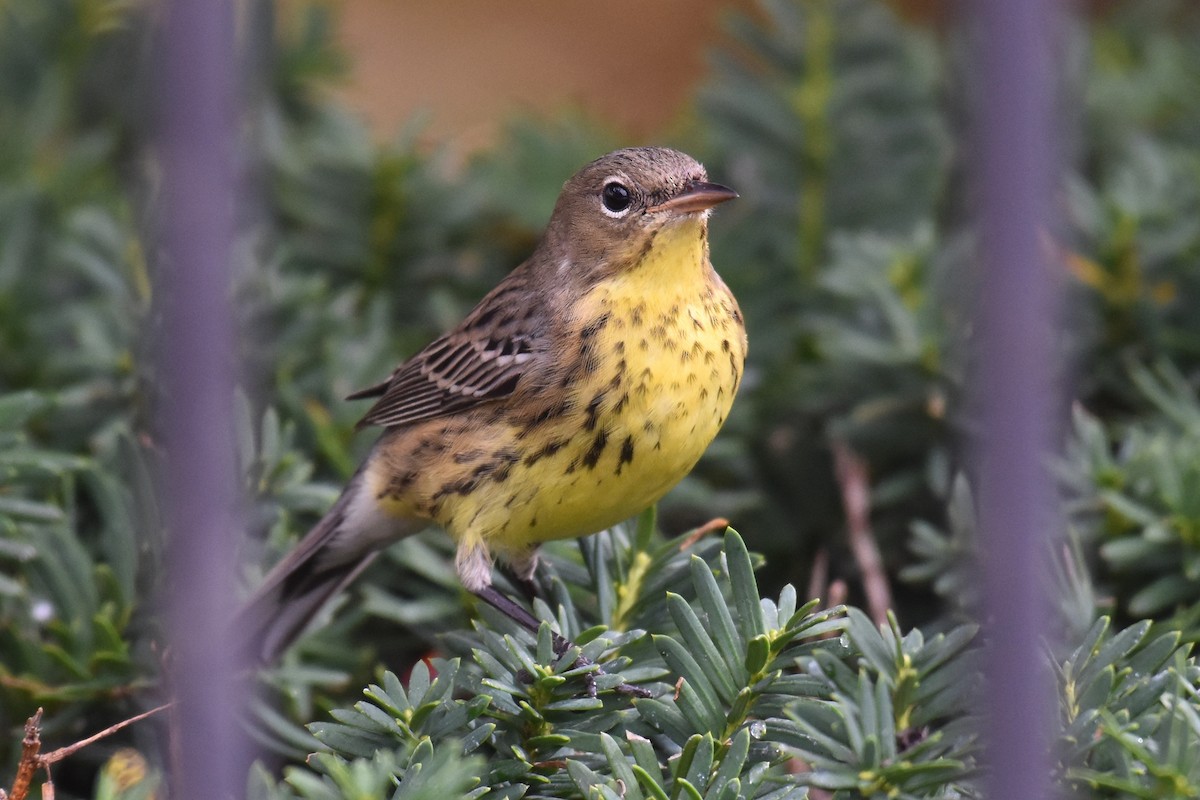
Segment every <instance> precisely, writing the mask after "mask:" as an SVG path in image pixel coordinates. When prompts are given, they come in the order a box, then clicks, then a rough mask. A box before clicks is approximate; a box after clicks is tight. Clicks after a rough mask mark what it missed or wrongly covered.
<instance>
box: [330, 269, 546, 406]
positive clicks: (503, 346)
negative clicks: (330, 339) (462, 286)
mask: <svg viewBox="0 0 1200 800" xmlns="http://www.w3.org/2000/svg"><path fill="white" fill-rule="evenodd" d="M516 277H518V276H517V273H514V274H513V275H510V278H516ZM506 284H508V285H506ZM517 288H518V286H517V285H514V282H510V281H506V282H503V283H501V284H500V286H497V287H496V289H495V290H494V291H493V292H492V293H491V294H489V295H488V296H487V297H485V298H484V299H483V301H481V302H480V304H479V305H478V306H476V308H475V310H474V311H473V312H472V313H471V314H470V315H469V316H468V317H467V318H466V319H465V320H464V321H463V323H462V324H461V325H460V326H459V327H458V328H456V329H455V330H453V331H451V332H450V333H448V334H446V335H445V336H443V337H441V338H439V339H436V340H434V341H433V342H431V343H430V344H429V345H428V346H426V347H425V349H423V350H422V351H421V352H419V353H417V354H416V355H415V356H413V357H412V358H410V359H409V360H408V361H405V362H404V363H403V364H401V365H400V366H399V367H397V368H396V371H395V372H393V373H392V375H391V377H390V378H389V379H388V380H387V381H385V382H383V383H380V384H377V385H375V386H372V387H370V388H368V389H364V390H362V391H359V392H356V393H355V394H353V395H350V397H351V398H359V397H372V396H378V397H379V399H378V400H377V401H375V404H374V405H373V406H371V408H370V410H368V411H367V413H366V415H365V416H363V418H362V420H361V421H360V422H359V423H358V427H360V428H362V427H366V426H369V425H379V426H382V427H385V428H391V427H397V426H401V425H409V424H412V423H414V422H420V421H421V420H426V419H432V418H435V417H440V416H445V415H447V414H453V413H455V412H458V411H462V410H465V409H469V408H471V407H473V406H476V405H481V404H483V403H489V402H493V401H496V400H499V399H501V398H504V397H507V396H509V395H511V394H512V393H513V392H514V391H516V389H517V386H518V385H519V384H520V382H521V378H522V377H523V376H524V375H525V374H526V373H527V372H528V371H530V370H531V369H535V368H536V366H537V364H538V363H539V362H541V361H543V360H544V359H539V358H538V356H539V355H540V354H542V353H544V352H546V350H547V348H546V347H544V345H543V341H542V340H543V337H542V332H541V330H540V329H539V324H538V323H539V321H544V317H542V315H540V314H537V313H532V309H531V308H530V304H531V303H534V302H537V300H538V297H537V295H533V296H531V295H528V294H525V293H520V294H521V297H519V298H518V297H515V295H517V294H518V292H517V291H516V290H517Z"/></svg>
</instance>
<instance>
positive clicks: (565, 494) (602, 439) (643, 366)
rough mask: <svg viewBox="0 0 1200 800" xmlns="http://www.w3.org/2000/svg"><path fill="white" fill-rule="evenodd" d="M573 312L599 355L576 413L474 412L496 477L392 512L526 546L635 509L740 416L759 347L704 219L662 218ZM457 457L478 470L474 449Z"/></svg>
mask: <svg viewBox="0 0 1200 800" xmlns="http://www.w3.org/2000/svg"><path fill="white" fill-rule="evenodd" d="M573 312H574V327H575V329H576V330H577V331H578V332H579V333H578V336H577V337H576V339H575V341H574V342H572V343H571V346H572V347H581V348H584V349H586V351H587V353H588V356H587V357H586V358H585V359H584V361H583V363H582V364H581V365H579V367H578V369H577V371H576V372H575V373H574V376H573V378H572V379H571V381H570V384H569V385H568V386H566V387H564V389H565V392H566V398H565V403H564V408H565V411H564V413H562V414H561V415H558V416H556V417H554V418H553V419H548V420H545V421H543V422H541V423H539V424H538V425H537V427H536V428H530V427H529V426H528V425H522V424H521V423H520V419H519V418H518V417H509V418H504V419H497V420H494V421H489V422H488V423H486V424H483V425H471V426H470V427H469V429H466V430H465V431H464V432H465V433H466V434H467V435H469V437H470V440H471V442H472V443H473V444H474V446H475V447H476V448H477V449H478V452H479V453H480V456H479V463H488V464H492V465H493V467H492V468H489V471H488V472H487V473H486V474H487V478H485V479H483V480H481V481H480V482H479V483H478V485H474V486H472V490H471V491H469V492H450V493H446V492H444V491H432V490H431V491H423V492H420V494H423V495H425V497H426V500H427V501H428V502H426V503H424V504H422V503H420V502H415V503H414V501H412V500H411V499H410V497H412V495H405V496H404V499H403V501H402V502H398V503H396V504H395V508H394V509H392V511H393V513H396V514H399V515H402V514H411V513H419V514H421V515H428V516H430V517H431V518H432V519H434V520H435V521H437V522H438V523H440V524H441V525H442V526H443V527H445V528H446V530H447V531H448V532H449V533H450V534H451V535H452V536H453V537H454V538H455V539H456V540H459V541H463V540H467V542H468V543H470V541H471V540H476V541H478V542H480V543H483V544H485V545H486V546H487V547H488V548H489V549H490V550H491V551H492V552H493V553H495V554H497V555H505V554H516V553H520V552H522V551H525V550H527V549H528V548H530V547H531V546H534V545H536V544H537V543H539V542H543V541H547V540H550V539H562V538H568V537H575V536H583V535H586V534H589V533H594V532H595V531H598V530H601V529H603V528H606V527H608V526H611V525H613V524H615V523H617V522H620V521H621V520H623V519H626V518H628V517H630V516H633V515H634V514H636V513H638V512H640V511H641V510H643V509H644V508H646V507H647V506H649V505H651V504H653V503H654V502H656V501H657V500H658V499H659V498H661V497H662V496H663V495H664V494H666V492H667V491H668V490H669V489H670V488H671V487H672V486H674V485H675V484H676V483H678V482H679V480H680V479H682V478H683V477H684V476H685V475H686V474H687V473H688V472H689V471H690V470H691V469H692V467H693V466H695V464H696V462H697V461H698V460H699V459H700V456H701V455H702V454H703V453H704V450H705V449H706V448H707V447H708V445H709V443H710V442H711V441H712V439H713V437H714V436H716V434H717V431H718V430H719V429H720V427H721V425H722V424H723V423H724V422H725V418H726V417H727V416H728V413H729V409H730V406H731V405H732V404H733V398H734V394H735V393H736V392H737V388H738V385H739V384H740V382H741V376H742V368H743V362H744V359H745V354H746V335H745V329H744V327H743V325H742V317H741V313H740V312H739V310H738V307H737V303H736V301H735V300H734V298H733V296H732V295H731V294H730V292H729V290H728V288H726V286H725V284H724V282H722V281H721V279H720V277H719V276H718V275H717V274H716V272H715V271H714V270H713V268H712V266H711V265H710V264H709V263H708V252H707V245H706V243H705V240H704V238H703V235H702V228H701V225H700V223H699V221H698V220H696V221H687V222H684V223H683V224H679V225H675V226H672V227H671V228H669V229H666V230H663V231H661V232H660V233H659V235H658V237H656V240H655V242H654V246H653V247H652V248H651V249H650V250H649V252H648V253H647V255H646V257H645V258H644V259H643V261H642V263H641V265H640V266H639V267H638V268H636V269H632V270H627V271H623V272H620V273H618V274H615V275H612V276H610V277H608V278H606V279H605V280H602V281H600V282H598V283H596V284H595V285H594V286H593V287H592V288H591V289H590V290H589V291H588V293H587V294H586V295H585V296H583V297H581V298H579V300H578V302H576V303H575V304H574V308H573ZM441 435H442V436H443V437H444V436H446V435H450V436H453V435H454V434H453V432H452V431H447V430H446V429H445V428H444V427H443V428H442V430H441ZM482 442H486V446H485V447H483V448H479V445H480V443H482ZM456 449H458V448H457V447H456V445H455V444H453V443H450V444H449V452H450V453H455V451H456ZM455 459H456V460H457V461H460V462H461V467H460V469H462V470H464V471H466V472H465V474H473V473H471V472H470V471H471V470H474V469H475V463H474V462H473V461H470V460H466V459H465V457H464V456H463V455H462V454H456V455H455ZM489 459H490V461H489ZM420 482H421V481H418V483H420ZM381 484H382V481H381Z"/></svg>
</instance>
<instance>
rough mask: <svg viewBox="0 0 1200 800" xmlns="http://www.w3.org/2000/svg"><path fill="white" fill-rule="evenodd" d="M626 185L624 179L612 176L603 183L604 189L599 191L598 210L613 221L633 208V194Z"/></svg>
mask: <svg viewBox="0 0 1200 800" xmlns="http://www.w3.org/2000/svg"><path fill="white" fill-rule="evenodd" d="M627 183H628V181H627V180H626V179H625V178H624V177H622V176H619V175H613V176H611V177H609V178H608V179H607V180H605V181H604V188H603V189H601V190H600V210H601V211H603V212H604V213H605V214H607V215H608V216H610V217H612V218H613V219H620V218H621V217H623V216H625V215H626V214H628V213H629V211H630V209H632V208H633V192H631V191H630V190H629V187H628V185H627Z"/></svg>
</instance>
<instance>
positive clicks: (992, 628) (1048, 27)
mask: <svg viewBox="0 0 1200 800" xmlns="http://www.w3.org/2000/svg"><path fill="white" fill-rule="evenodd" d="M970 8H971V10H972V11H973V19H971V20H970V23H971V27H970V31H969V33H970V39H969V41H970V42H971V47H972V52H973V58H974V59H975V64H974V67H975V70H974V76H973V77H974V78H975V80H974V81H973V82H972V83H971V90H972V96H971V100H972V102H971V107H972V109H973V119H972V123H973V133H974V138H973V145H974V148H973V151H972V158H973V162H972V173H973V174H972V177H973V180H974V183H973V187H974V189H973V194H974V196H975V197H976V198H978V201H979V206H978V212H979V220H978V222H979V227H978V230H979V234H980V239H979V244H980V251H979V252H980V257H981V268H982V273H981V275H980V280H979V282H978V284H977V285H978V291H979V296H978V298H977V300H976V317H975V318H976V321H977V336H978V338H977V342H976V345H975V348H976V349H975V352H974V354H973V359H972V363H973V365H974V369H973V374H972V376H971V378H972V385H971V387H970V392H971V396H972V401H973V406H972V407H973V408H974V410H975V412H976V414H977V420H978V422H979V433H978V434H977V437H976V439H975V440H974V442H973V445H974V448H975V449H974V453H973V456H974V458H973V462H974V465H975V468H976V476H977V481H978V500H979V526H980V533H979V536H980V542H981V546H982V550H983V559H984V562H983V571H984V575H983V578H984V598H985V603H986V605H985V609H984V611H985V614H986V619H985V620H984V630H983V633H984V639H985V643H986V651H985V654H984V664H985V676H986V684H985V688H984V692H985V701H984V703H983V708H982V710H983V711H984V712H985V717H984V727H983V730H982V733H983V741H984V746H985V768H986V769H987V778H986V782H985V787H986V790H987V791H986V796H987V797H990V798H994V800H1011V799H1012V798H1021V800H1043V798H1048V797H1050V796H1051V795H1052V793H1053V790H1052V783H1051V777H1050V771H1051V769H1052V766H1053V752H1052V749H1053V743H1054V737H1053V736H1052V734H1051V731H1052V728H1053V726H1054V725H1055V721H1056V711H1055V703H1056V700H1055V693H1054V687H1053V677H1052V674H1051V672H1050V668H1049V665H1048V664H1047V663H1046V659H1045V650H1044V645H1045V642H1046V641H1047V640H1048V638H1049V636H1050V624H1051V608H1052V606H1051V604H1050V602H1049V592H1048V586H1047V577H1048V574H1049V572H1048V570H1047V569H1046V568H1045V565H1046V559H1047V557H1048V555H1049V554H1050V552H1051V548H1050V544H1049V541H1048V540H1049V539H1050V538H1052V537H1054V536H1056V535H1057V534H1058V527H1059V525H1060V522H1059V519H1058V513H1057V509H1056V493H1055V489H1054V480H1053V478H1052V476H1051V474H1050V472H1049V469H1048V467H1049V461H1050V456H1051V454H1052V453H1054V452H1055V450H1056V440H1057V436H1056V434H1057V430H1056V425H1055V421H1054V420H1055V414H1056V407H1057V405H1058V393H1059V392H1060V391H1061V390H1062V389H1061V387H1059V386H1058V385H1057V381H1058V378H1059V377H1060V375H1061V372H1062V370H1061V369H1060V366H1059V365H1058V364H1057V363H1056V358H1055V355H1056V353H1058V352H1059V351H1060V348H1059V343H1058V340H1057V337H1056V327H1057V326H1056V323H1057V322H1058V317H1059V311H1060V298H1059V292H1058V285H1057V284H1058V281H1057V279H1056V274H1055V270H1054V268H1053V266H1052V265H1051V264H1049V263H1048V262H1047V258H1046V255H1047V254H1046V250H1045V242H1044V240H1043V238H1042V237H1043V236H1045V235H1047V234H1050V233H1052V232H1053V225H1052V220H1051V217H1052V211H1051V209H1052V204H1051V192H1052V190H1053V187H1054V183H1055V177H1056V160H1057V159H1056V155H1057V147H1056V144H1055V141H1054V139H1053V135H1054V131H1055V124H1054V122H1055V118H1054V108H1053V105H1054V103H1053V99H1054V90H1055V85H1056V80H1057V79H1056V75H1055V65H1056V59H1055V57H1054V51H1053V48H1054V45H1055V37H1056V35H1058V34H1059V33H1061V28H1060V26H1059V25H1058V24H1057V23H1058V22H1059V21H1060V20H1059V17H1058V14H1059V13H1062V10H1061V6H1060V4H1059V3H1058V2H1055V0H973V2H972V3H971V4H970Z"/></svg>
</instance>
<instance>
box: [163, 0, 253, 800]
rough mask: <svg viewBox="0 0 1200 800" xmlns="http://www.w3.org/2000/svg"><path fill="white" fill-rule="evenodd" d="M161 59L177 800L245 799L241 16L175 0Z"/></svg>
mask: <svg viewBox="0 0 1200 800" xmlns="http://www.w3.org/2000/svg"><path fill="white" fill-rule="evenodd" d="M160 44H161V48H160V50H159V52H160V54H161V57H160V67H161V69H160V71H159V81H160V83H159V87H158V89H159V92H158V98H159V145H160V152H161V154H162V159H163V161H162V163H163V178H162V181H163V182H162V187H163V202H164V207H163V222H162V225H163V227H162V235H163V238H164V251H165V260H164V268H163V271H162V273H161V274H162V284H161V286H160V292H161V294H160V297H159V302H160V308H161V310H162V314H163V324H162V339H161V341H160V342H159V349H160V359H161V360H160V364H159V366H160V374H161V376H162V381H163V403H162V409H161V421H162V423H163V431H164V438H165V444H166V452H167V462H166V474H165V476H164V490H165V494H166V497H165V499H166V501H167V512H166V518H167V522H168V525H169V526H170V547H169V550H168V563H167V573H168V579H169V580H168V584H167V588H168V592H169V598H168V603H169V609H168V611H169V614H168V623H169V625H170V642H171V655H170V667H171V675H170V682H171V688H172V691H173V696H174V700H175V715H174V717H173V719H174V720H175V725H174V728H173V731H172V732H173V740H172V745H173V753H172V755H173V761H174V766H175V769H176V774H175V775H174V776H173V778H174V781H173V783H174V786H173V791H172V794H173V796H175V797H204V798H209V797H240V796H242V795H243V794H244V793H245V775H244V773H243V772H242V771H241V770H240V769H239V767H240V766H244V764H245V763H246V760H245V756H244V752H245V748H244V747H241V746H240V743H239V742H238V741H237V739H238V737H237V727H236V719H235V713H236V711H237V709H238V708H239V707H240V705H241V704H240V703H239V702H238V696H237V695H238V693H237V691H236V690H235V685H234V677H235V674H236V671H237V667H238V660H239V659H238V657H237V654H236V653H234V652H233V651H232V648H231V646H230V645H229V644H228V643H227V642H226V641H225V634H226V633H227V631H226V627H227V626H228V624H229V620H230V618H231V617H232V615H233V611H234V606H233V598H234V591H233V589H234V576H235V573H234V553H235V545H236V538H235V537H236V535H237V533H238V531H239V527H238V525H237V514H236V505H237V498H236V494H237V493H236V487H237V479H236V466H235V461H234V451H233V443H234V438H233V423H232V417H233V413H232V411H233V405H232V389H233V384H234V355H233V354H234V350H233V330H232V314H231V309H230V305H229V297H230V291H229V277H230V269H229V259H230V257H231V254H232V244H233V234H234V229H233V205H234V165H233V149H234V148H233V135H234V122H235V94H236V91H235V85H234V80H235V75H234V9H233V5H232V3H231V2H230V0H171V1H170V2H168V3H167V4H166V6H165V27H164V30H163V33H162V39H161V42H160Z"/></svg>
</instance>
